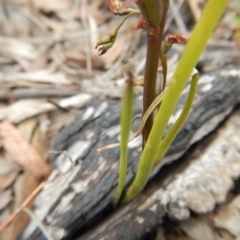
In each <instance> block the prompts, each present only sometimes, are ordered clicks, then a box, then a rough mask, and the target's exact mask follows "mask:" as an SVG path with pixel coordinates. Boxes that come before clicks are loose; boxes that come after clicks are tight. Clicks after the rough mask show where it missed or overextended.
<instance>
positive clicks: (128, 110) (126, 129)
mask: <svg viewBox="0 0 240 240" xmlns="http://www.w3.org/2000/svg"><path fill="white" fill-rule="evenodd" d="M133 103H134V91H133V80H132V78H131V76H130V78H129V80H128V82H127V85H126V88H125V91H124V96H123V100H122V109H121V119H120V125H121V142H120V167H119V176H118V188H117V193H116V196H115V199H114V202H115V204H117V203H118V201H119V199H120V197H121V195H122V191H123V188H124V184H125V180H126V174H127V155H128V139H129V134H130V130H131V121H132V116H133Z"/></svg>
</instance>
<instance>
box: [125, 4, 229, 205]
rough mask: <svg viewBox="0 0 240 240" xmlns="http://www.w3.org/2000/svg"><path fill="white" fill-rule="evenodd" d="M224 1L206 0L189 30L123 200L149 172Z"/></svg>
mask: <svg viewBox="0 0 240 240" xmlns="http://www.w3.org/2000/svg"><path fill="white" fill-rule="evenodd" d="M227 4H228V0H221V1H219V0H208V1H207V3H206V6H205V8H204V11H203V14H202V17H201V19H200V21H199V22H198V24H197V25H196V27H195V28H194V30H193V33H192V37H191V38H190V40H189V42H188V44H187V46H186V49H185V51H184V53H183V55H182V57H181V59H180V62H179V64H178V67H177V70H176V72H175V73H174V76H173V78H172V81H171V82H170V85H169V88H168V91H167V92H166V94H165V96H164V99H163V102H162V104H161V107H160V110H159V112H158V114H157V116H156V119H155V123H154V125H153V127H152V130H151V132H150V135H149V137H148V140H147V142H146V145H145V147H144V150H143V153H142V155H141V158H140V161H139V165H138V170H137V173H136V176H135V178H134V180H133V183H132V184H131V186H130V187H129V188H128V190H127V192H126V194H125V195H124V198H123V202H127V201H129V200H131V199H133V198H134V197H136V196H137V195H138V194H139V193H140V192H141V191H142V189H143V188H144V187H145V185H146V183H147V181H148V179H149V176H150V174H151V172H152V169H153V162H154V158H155V156H156V153H157V149H158V146H159V143H160V141H161V139H162V137H163V134H164V131H165V129H166V126H167V123H168V121H169V119H170V117H171V115H172V112H173V111H174V108H175V106H176V104H177V102H178V100H179V97H180V95H181V93H182V91H183V89H184V87H185V85H186V83H187V80H188V78H189V76H190V74H191V71H192V69H193V68H194V67H195V65H196V64H197V61H198V59H199V57H200V55H201V53H202V52H203V50H204V48H205V47H206V44H207V41H208V39H209V38H210V35H211V34H212V32H213V30H214V29H215V27H216V26H217V23H218V21H219V20H220V18H221V16H222V14H223V12H224V10H225V8H226V7H227Z"/></svg>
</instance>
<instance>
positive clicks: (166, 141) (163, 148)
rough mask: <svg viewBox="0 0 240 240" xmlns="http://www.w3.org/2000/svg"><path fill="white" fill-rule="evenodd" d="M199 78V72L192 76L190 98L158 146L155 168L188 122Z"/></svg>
mask: <svg viewBox="0 0 240 240" xmlns="http://www.w3.org/2000/svg"><path fill="white" fill-rule="evenodd" d="M198 79H199V74H198V73H196V74H194V75H193V77H192V81H191V87H190V90H189V93H188V98H187V100H186V103H185V105H184V108H183V110H182V112H181V114H180V116H179V118H178V119H177V121H176V122H175V123H174V125H173V126H172V128H171V129H170V130H169V132H168V133H167V135H166V136H165V137H164V138H163V140H162V141H161V143H160V145H159V147H158V150H157V154H156V157H155V161H154V165H153V169H154V168H155V167H156V166H157V165H158V164H159V163H160V162H161V160H162V159H163V157H164V156H165V154H166V152H167V150H168V149H169V147H170V145H171V144H172V142H173V140H174V139H175V137H176V136H177V134H178V132H179V131H180V129H181V128H182V126H183V124H184V123H185V122H186V120H187V118H188V115H189V112H190V110H191V107H192V104H193V101H194V97H195V94H196V91H197V84H198Z"/></svg>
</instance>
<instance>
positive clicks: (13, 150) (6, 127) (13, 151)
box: [0, 121, 51, 178]
mask: <svg viewBox="0 0 240 240" xmlns="http://www.w3.org/2000/svg"><path fill="white" fill-rule="evenodd" d="M0 136H1V137H2V138H3V147H4V148H5V150H6V151H7V152H9V154H10V155H11V156H12V157H13V158H14V160H15V161H16V162H17V163H18V164H19V165H21V166H22V167H23V168H24V169H26V170H28V171H31V172H32V173H33V174H34V175H35V176H36V177H38V178H40V177H45V178H46V177H47V176H48V175H49V174H50V172H51V169H50V166H49V165H48V164H47V163H46V162H45V161H44V160H43V159H42V157H41V155H40V154H39V153H38V152H37V151H36V150H35V149H34V148H33V147H32V146H31V145H30V144H29V143H28V142H27V141H26V140H25V139H24V138H23V137H22V135H21V134H20V133H19V131H18V130H17V128H16V127H14V126H13V125H12V124H11V123H9V122H7V121H4V122H2V123H1V125H0Z"/></svg>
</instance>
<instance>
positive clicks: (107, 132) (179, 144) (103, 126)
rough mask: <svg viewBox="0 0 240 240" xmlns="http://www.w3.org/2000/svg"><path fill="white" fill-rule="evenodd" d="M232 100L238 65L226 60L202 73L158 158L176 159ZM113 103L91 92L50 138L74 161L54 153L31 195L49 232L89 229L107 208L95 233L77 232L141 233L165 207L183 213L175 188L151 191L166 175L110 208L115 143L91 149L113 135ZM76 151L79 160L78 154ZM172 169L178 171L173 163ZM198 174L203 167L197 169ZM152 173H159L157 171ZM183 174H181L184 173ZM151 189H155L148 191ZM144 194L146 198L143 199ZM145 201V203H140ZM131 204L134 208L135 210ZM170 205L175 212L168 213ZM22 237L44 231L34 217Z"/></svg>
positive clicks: (239, 96)
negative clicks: (189, 106)
mask: <svg viewBox="0 0 240 240" xmlns="http://www.w3.org/2000/svg"><path fill="white" fill-rule="evenodd" d="M187 88H188V87H187ZM186 95H187V91H185V93H184V94H183V97H182V99H181V101H180V103H179V105H178V107H177V109H176V112H175V114H174V115H173V117H172V118H171V120H170V122H171V123H172V122H174V120H175V119H176V118H177V116H178V115H179V113H180V111H181V109H182V106H183V103H184V100H185V98H186ZM139 98H140V97H139ZM239 102H240V71H239V70H237V69H236V68H234V67H229V68H224V69H221V70H218V71H215V72H212V73H211V74H207V75H204V76H202V77H201V79H200V83H199V89H198V94H197V100H196V102H195V104H194V107H193V110H192V112H191V114H190V116H189V119H188V121H187V123H186V124H185V126H184V127H183V129H182V130H181V132H180V133H179V135H178V136H177V138H176V140H175V141H174V143H173V144H172V146H171V148H170V149H169V151H168V153H167V156H166V158H165V159H164V161H163V163H162V164H161V166H163V165H164V164H166V163H170V162H172V161H173V160H177V159H179V157H180V156H182V155H183V154H184V153H185V152H186V151H187V150H188V149H189V147H190V146H191V145H192V144H193V143H195V142H197V141H198V140H200V139H202V138H203V137H204V136H205V135H207V134H208V133H209V132H211V131H212V130H214V129H215V128H216V127H217V125H219V123H220V122H221V121H222V120H223V119H225V118H226V116H227V115H229V114H230V112H231V111H232V110H233V108H234V107H235V106H236V105H237V104H238V103H239ZM119 107H120V102H119V101H118V100H101V99H93V100H92V101H91V102H89V104H88V106H87V107H86V109H85V110H84V111H83V113H82V115H81V116H80V117H79V119H78V120H77V121H76V122H75V123H74V124H72V125H71V126H69V127H67V128H65V129H64V130H63V131H62V132H60V133H59V135H58V136H57V138H56V144H55V150H66V151H67V152H68V154H69V155H70V156H71V157H72V160H73V161H74V162H75V166H74V167H71V161H69V159H68V157H67V156H66V155H65V154H61V155H60V156H59V157H58V159H57V160H56V163H57V169H56V170H55V171H54V172H53V173H52V176H54V175H60V173H61V176H60V177H59V178H57V179H56V180H53V181H52V182H50V183H49V184H48V185H47V186H46V188H45V189H44V190H43V191H42V192H41V194H40V195H39V196H38V198H37V200H36V210H35V215H36V217H37V218H38V219H39V220H42V221H43V223H45V224H46V225H47V226H48V227H47V230H48V231H49V232H50V234H52V236H54V238H56V239H61V238H63V237H66V238H71V239H73V236H76V235H79V236H81V235H82V233H83V232H84V231H86V230H87V229H88V230H89V229H91V227H92V225H93V224H96V223H98V224H99V223H100V222H101V221H102V220H103V219H104V218H105V217H107V216H108V215H109V214H110V213H113V212H114V216H113V217H112V218H110V220H109V222H108V224H111V225H109V226H110V227H106V226H107V225H103V227H102V228H100V229H98V231H97V232H96V234H95V233H94V232H95V231H93V233H90V234H89V235H85V236H84V237H83V238H82V239H101V237H104V238H102V239H142V238H143V237H144V236H145V235H146V234H147V233H148V232H149V231H152V230H154V228H155V227H156V226H157V225H159V224H160V223H161V221H162V217H163V216H164V215H165V214H169V215H171V216H174V217H176V218H179V219H181V218H186V217H187V216H188V214H189V210H188V208H189V206H188V205H187V203H186V201H185V202H184V201H182V202H181V201H180V200H181V199H180V198H181V195H180V196H178V195H177V194H175V195H174V196H172V195H171V196H172V198H173V199H174V197H175V200H176V201H174V200H172V199H171V198H169V199H168V198H167V197H166V196H167V195H166V196H165V198H164V196H163V195H162V193H161V194H160V195H158V193H159V191H160V192H161V191H164V188H166V189H167V188H168V186H170V185H171V181H169V182H168V183H164V184H163V183H162V184H159V183H158V179H155V178H154V179H153V181H152V183H151V184H150V186H149V187H147V189H146V190H145V192H144V193H143V194H141V196H140V197H139V198H138V199H136V200H135V201H133V202H132V203H130V204H128V205H126V206H125V207H124V208H122V209H121V210H117V209H114V208H113V205H112V200H113V198H114V195H115V192H116V185H117V177H118V170H117V166H118V158H119V149H118V148H115V149H109V150H106V151H104V152H103V153H102V154H101V155H99V154H97V151H96V150H97V148H99V147H101V146H105V145H107V144H110V143H114V142H118V135H119V125H118V122H119V121H118V119H119ZM140 113H141V101H140V100H139V99H138V101H137V103H136V107H135V114H140ZM238 117H239V116H238ZM138 124H139V122H137V121H135V122H134V124H133V125H134V126H133V131H136V129H137V126H138ZM140 139H141V138H138V139H136V140H135V141H133V142H132V143H130V144H129V149H130V150H129V168H128V175H127V184H129V183H130V182H131V180H132V179H133V176H134V174H135V172H136V166H137V162H138V159H139V155H140V152H141V141H140ZM209 144H210V142H209ZM229 147H230V146H229ZM79 159H81V160H80V161H78V160H79ZM177 162H179V161H177ZM174 164H176V163H174ZM204 164H205V163H204ZM202 169H205V168H204V167H203V168H202ZM176 171H177V172H179V169H177V170H176ZM186 171H187V170H186ZM205 171H206V169H205ZM202 174H203V175H204V172H202ZM160 175H162V173H161V171H160ZM235 175H236V174H235ZM235 175H234V176H235ZM169 176H170V179H171V178H173V176H174V174H173V173H172V172H170V173H169ZM156 178H158V177H157V176H156ZM185 178H186V179H187V178H188V175H187V176H186V177H185ZM186 179H185V181H186ZM176 184H177V183H176ZM163 186H164V188H163ZM181 187H182V186H181V185H179V186H176V188H177V189H178V190H179V191H181V190H182V191H183V190H184V191H186V190H187V189H186V188H181ZM228 188H229V186H228ZM190 192H191V191H190ZM190 192H189V193H190ZM155 193H156V194H157V195H154V194H155ZM150 196H157V197H156V198H154V197H150ZM159 196H161V198H162V197H163V200H164V201H165V202H163V200H162V199H161V201H160V200H159ZM178 197H179V199H180V200H178ZM220 200H222V198H221V199H220ZM149 201H150V202H151V204H150V205H148V203H149ZM155 202H156V203H155ZM215 202H218V201H215ZM215 202H214V204H215ZM176 204H177V205H176ZM181 204H183V205H184V206H183V208H182V209H183V211H180V210H181V206H180V205H181ZM214 204H212V205H214ZM145 205H146V206H147V207H145V208H144V207H143V206H145ZM212 205H211V206H212ZM141 206H142V207H141ZM139 208H140V209H142V210H141V211H139ZM179 209H180V210H179ZM175 210H176V214H174V212H175ZM193 210H196V209H193ZM123 216H124V217H123ZM146 219H148V220H146ZM126 225H128V226H126ZM94 234H95V235H94ZM25 239H44V237H43V235H42V233H41V231H40V230H39V229H37V227H36V226H34V223H31V224H30V226H29V228H28V229H27V231H26V232H25Z"/></svg>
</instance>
